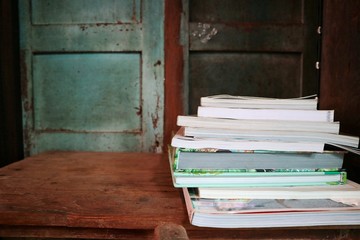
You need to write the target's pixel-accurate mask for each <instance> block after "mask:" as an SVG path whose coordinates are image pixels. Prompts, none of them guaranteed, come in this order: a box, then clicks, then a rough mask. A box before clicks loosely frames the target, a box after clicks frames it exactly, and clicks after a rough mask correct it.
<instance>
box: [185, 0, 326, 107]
mask: <svg viewBox="0 0 360 240" xmlns="http://www.w3.org/2000/svg"><path fill="white" fill-rule="evenodd" d="M183 3H184V4H183V6H184V9H186V11H187V12H188V15H185V17H184V19H183V23H185V24H184V26H185V27H184V28H183V38H184V39H187V40H188V42H187V44H185V46H186V47H187V49H185V51H187V55H185V56H186V57H185V70H184V71H185V73H184V75H185V76H186V79H185V85H186V86H187V87H185V96H187V102H188V113H190V114H194V113H196V109H197V106H198V104H199V99H200V97H201V96H207V95H213V94H234V95H254V96H268V97H279V98H282V97H298V96H303V95H310V94H316V93H317V92H318V81H319V73H318V72H319V70H318V69H316V62H317V61H319V44H320V35H319V34H318V33H317V29H318V26H319V25H320V20H321V14H320V13H321V1H313V0H305V1H302V0H291V1H290V0H224V1H220V0H208V1H201V0H185V1H183ZM186 23H187V24H186Z"/></svg>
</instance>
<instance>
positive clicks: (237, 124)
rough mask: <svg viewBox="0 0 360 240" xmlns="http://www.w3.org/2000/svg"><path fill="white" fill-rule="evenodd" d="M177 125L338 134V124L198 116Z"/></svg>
mask: <svg viewBox="0 0 360 240" xmlns="http://www.w3.org/2000/svg"><path fill="white" fill-rule="evenodd" d="M177 125H178V126H184V127H206V128H221V129H231V130H266V131H299V132H300V131H305V132H324V133H333V134H339V129H340V124H339V122H314V121H285V120H249V119H245V120H244V119H226V118H208V117H198V116H182V115H179V116H178V117H177Z"/></svg>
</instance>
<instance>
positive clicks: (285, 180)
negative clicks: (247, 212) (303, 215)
mask: <svg viewBox="0 0 360 240" xmlns="http://www.w3.org/2000/svg"><path fill="white" fill-rule="evenodd" d="M174 155H175V151H174V150H172V151H169V163H170V170H171V174H172V178H173V185H174V186H175V187H241V186H307V185H308V186H311V185H328V184H333V185H336V184H344V183H346V180H347V176H346V171H344V170H342V169H303V170H299V169H226V170H224V169H212V170H209V169H185V170H178V169H176V163H175V157H174Z"/></svg>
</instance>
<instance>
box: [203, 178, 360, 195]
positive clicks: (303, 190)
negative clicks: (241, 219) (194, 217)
mask: <svg viewBox="0 0 360 240" xmlns="http://www.w3.org/2000/svg"><path fill="white" fill-rule="evenodd" d="M196 191H197V194H198V196H199V197H200V198H214V199H217V198H228V199H235V198H250V199H254V198H255V199H353V198H358V199H360V185H359V184H358V183H356V182H353V181H351V180H347V183H346V184H342V185H326V186H293V187H238V188H203V187H200V188H196Z"/></svg>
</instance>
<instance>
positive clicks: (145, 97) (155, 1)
mask: <svg viewBox="0 0 360 240" xmlns="http://www.w3.org/2000/svg"><path fill="white" fill-rule="evenodd" d="M163 8H164V7H163V1H161V0H144V1H141V0H57V1H53V0H20V1H19V9H20V12H19V14H20V52H21V68H22V69H21V70H22V71H21V73H22V76H21V78H22V101H23V122H24V126H23V127H24V140H25V152H26V155H32V154H35V153H39V152H42V151H47V150H82V151H160V150H161V147H162V144H163V137H162V135H163V117H162V116H163V99H164V97H163V95H164V93H163V91H164V86H163V84H164V71H163V62H164V60H163V58H164V53H163V15H164V14H163Z"/></svg>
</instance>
